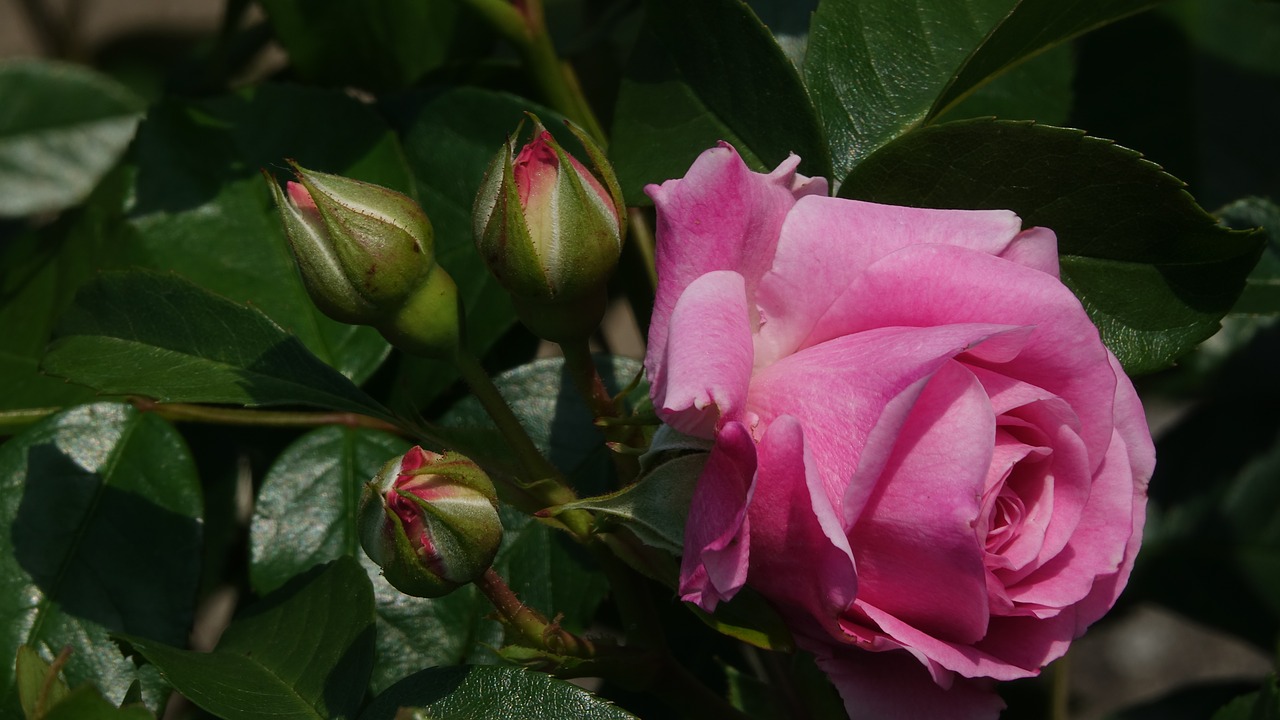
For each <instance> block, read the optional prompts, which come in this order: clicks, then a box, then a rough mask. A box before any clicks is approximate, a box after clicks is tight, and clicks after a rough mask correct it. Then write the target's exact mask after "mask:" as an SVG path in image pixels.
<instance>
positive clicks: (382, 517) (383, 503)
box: [359, 447, 502, 597]
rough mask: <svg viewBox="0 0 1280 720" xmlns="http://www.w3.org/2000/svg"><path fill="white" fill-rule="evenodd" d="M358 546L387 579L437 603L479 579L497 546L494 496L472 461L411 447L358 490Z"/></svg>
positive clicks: (499, 539)
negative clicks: (359, 491)
mask: <svg viewBox="0 0 1280 720" xmlns="http://www.w3.org/2000/svg"><path fill="white" fill-rule="evenodd" d="M359 525H360V545H361V546H362V547H364V551H365V552H366V553H368V555H369V557H370V559H372V560H373V561H374V562H375V563H377V564H378V566H379V567H381V568H382V572H383V575H384V576H385V577H386V578H387V581H388V582H390V583H391V584H392V585H394V586H395V587H396V588H397V589H398V590H400V591H401V592H403V593H405V594H407V595H414V596H417V597H440V596H442V595H447V594H448V593H450V592H453V591H454V590H456V589H457V588H459V587H461V586H463V585H466V584H467V583H469V582H471V581H472V580H475V579H476V578H478V577H480V575H481V574H482V573H483V572H484V571H485V570H487V569H488V568H489V566H490V565H492V564H493V556H494V555H495V554H496V553H497V552H498V545H499V544H500V543H501V542H502V523H501V521H500V520H499V518H498V496H497V493H496V492H495V491H494V488H493V483H492V482H491V481H490V480H489V477H488V476H487V475H485V474H484V471H483V470H481V469H480V468H479V467H478V466H477V465H476V464H475V463H474V462H472V461H471V460H469V459H467V458H466V457H463V456H462V455H459V454H457V453H453V452H448V453H445V454H444V455H439V454H436V453H433V452H428V451H425V450H423V449H422V448H420V447H414V448H413V449H412V450H410V451H409V452H408V453H405V455H404V457H400V458H396V459H395V460H392V461H391V462H389V463H387V464H386V466H384V467H383V468H382V471H381V472H379V473H378V476H377V477H376V478H374V479H373V481H372V482H370V483H368V484H367V485H365V490H364V494H363V496H362V497H361V500H360V511H359Z"/></svg>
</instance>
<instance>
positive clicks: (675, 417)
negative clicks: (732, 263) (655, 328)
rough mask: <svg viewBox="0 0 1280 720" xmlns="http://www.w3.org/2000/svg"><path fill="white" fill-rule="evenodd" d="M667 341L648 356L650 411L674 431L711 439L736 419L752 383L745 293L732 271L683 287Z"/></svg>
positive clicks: (749, 334)
mask: <svg viewBox="0 0 1280 720" xmlns="http://www.w3.org/2000/svg"><path fill="white" fill-rule="evenodd" d="M670 326H671V342H670V343H669V344H668V345H667V347H666V350H665V352H663V354H662V355H655V354H654V353H653V352H650V353H649V355H648V357H647V358H646V365H647V370H648V372H649V379H650V382H651V383H652V385H651V391H650V392H651V395H652V397H653V404H654V408H655V409H656V411H657V413H658V417H660V418H662V420H663V421H664V422H666V423H667V424H669V425H671V426H672V427H674V428H675V429H676V430H679V431H680V432H682V433H684V434H686V435H694V436H696V437H702V438H710V437H712V435H713V434H714V432H715V428H716V425H717V423H718V422H721V421H727V420H737V419H740V416H741V413H742V409H743V405H744V403H745V401H746V397H747V388H748V386H749V385H750V383H751V359H752V355H751V354H752V342H751V326H750V320H749V317H748V314H747V295H746V288H745V284H744V281H743V279H742V276H741V275H739V274H738V273H735V272H730V271H718V272H712V273H707V274H706V275H703V276H701V277H699V278H697V279H696V280H694V281H693V282H692V283H690V284H689V287H688V288H686V289H685V292H684V294H683V295H681V296H680V301H679V302H678V303H677V304H676V307H675V310H674V312H672V314H671V318H670Z"/></svg>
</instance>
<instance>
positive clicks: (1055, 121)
mask: <svg viewBox="0 0 1280 720" xmlns="http://www.w3.org/2000/svg"><path fill="white" fill-rule="evenodd" d="M1074 80H1075V60H1074V59H1073V57H1072V52H1071V47H1070V46H1068V45H1060V46H1058V47H1055V48H1052V49H1050V50H1047V51H1045V52H1043V53H1041V54H1039V55H1037V56H1035V57H1033V58H1031V59H1030V60H1028V61H1026V62H1024V63H1019V64H1018V65H1015V66H1013V67H1012V68H1010V69H1009V70H1007V71H1006V72H1004V73H1002V74H1000V75H998V76H996V78H995V79H993V80H992V81H991V82H989V83H986V84H985V85H980V86H978V87H977V89H975V90H974V91H973V93H972V94H970V95H969V96H968V97H966V98H965V99H964V100H961V101H960V102H958V103H956V104H954V105H952V106H951V107H950V108H949V109H947V110H946V111H945V112H943V113H942V114H941V115H939V116H938V117H937V118H936V119H935V120H934V122H950V121H952V120H965V119H969V118H979V117H997V118H1001V119H1003V120H1035V121H1037V122H1042V123H1046V124H1049V125H1066V124H1067V121H1068V120H1069V119H1070V117H1071V103H1072V100H1073V97H1074V92H1073V90H1072V83H1073V81H1074Z"/></svg>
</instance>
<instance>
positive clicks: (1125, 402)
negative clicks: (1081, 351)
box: [1076, 355, 1156, 635]
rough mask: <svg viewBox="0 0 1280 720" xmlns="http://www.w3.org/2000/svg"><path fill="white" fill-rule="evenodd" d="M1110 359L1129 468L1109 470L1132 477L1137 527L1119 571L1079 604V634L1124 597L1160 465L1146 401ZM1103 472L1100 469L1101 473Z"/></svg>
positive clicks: (1116, 466) (1118, 466)
mask: <svg viewBox="0 0 1280 720" xmlns="http://www.w3.org/2000/svg"><path fill="white" fill-rule="evenodd" d="M1110 359H1111V367H1112V369H1113V370H1114V371H1115V373H1116V377H1117V378H1119V383H1118V384H1117V385H1116V426H1115V430H1116V434H1115V438H1114V440H1113V442H1114V443H1121V444H1123V446H1124V454H1125V456H1126V457H1127V460H1128V463H1127V465H1128V469H1127V473H1126V470H1125V467H1124V465H1125V463H1119V462H1117V463H1115V464H1114V465H1113V466H1112V467H1111V468H1109V469H1107V470H1108V471H1109V472H1113V473H1117V474H1120V473H1125V474H1128V475H1129V476H1131V482H1132V485H1133V529H1132V532H1131V534H1130V535H1129V542H1128V543H1127V544H1126V545H1125V551H1124V559H1123V560H1121V561H1120V569H1119V571H1118V572H1116V573H1115V574H1113V575H1106V576H1103V577H1101V578H1099V579H1098V580H1097V582H1095V583H1094V585H1093V589H1092V590H1091V591H1090V593H1089V597H1087V598H1085V599H1084V600H1083V601H1081V602H1080V603H1079V605H1078V606H1077V614H1078V621H1077V629H1076V634H1077V635H1079V634H1081V633H1083V632H1084V630H1085V628H1086V627H1088V626H1089V625H1091V624H1093V623H1094V622H1095V621H1096V620H1098V618H1100V617H1102V616H1103V615H1104V614H1106V612H1107V611H1108V610H1110V609H1111V606H1112V605H1114V604H1115V601H1116V598H1118V597H1119V596H1120V591H1121V590H1123V589H1124V586H1125V583H1127V582H1128V581H1129V574H1130V573H1131V572H1132V571H1133V561H1134V557H1135V556H1136V555H1137V554H1138V546H1139V545H1141V544H1142V530H1143V528H1144V527H1145V525H1146V511H1147V483H1148V482H1149V481H1150V480H1151V473H1152V472H1153V471H1154V470H1155V464H1156V451H1155V446H1154V445H1153V444H1152V442H1151V431H1150V430H1149V429H1148V428H1147V419H1146V416H1145V415H1144V414H1143V411H1142V403H1141V402H1140V401H1139V400H1138V394H1137V393H1136V392H1135V391H1134V389H1133V384H1132V383H1130V382H1129V378H1127V377H1125V375H1124V370H1123V369H1122V368H1121V367H1120V362H1119V361H1118V360H1116V358H1115V356H1114V355H1113V356H1111V358H1110ZM1104 468H1105V466H1104ZM1101 472H1102V471H1099V475H1101Z"/></svg>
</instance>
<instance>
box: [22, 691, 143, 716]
mask: <svg viewBox="0 0 1280 720" xmlns="http://www.w3.org/2000/svg"><path fill="white" fill-rule="evenodd" d="M155 717H156V716H155V715H152V714H151V713H150V712H149V711H148V710H147V709H146V708H145V707H141V706H139V705H125V706H124V707H116V706H115V705H112V704H111V703H109V702H107V701H106V700H104V699H103V698H102V696H101V695H99V694H98V691H96V690H94V689H93V687H92V686H89V685H83V686H81V687H78V688H76V689H75V691H73V692H72V693H71V694H70V695H69V696H68V697H67V699H66V700H63V701H62V702H60V703H58V704H57V705H55V706H54V707H53V710H52V711H51V712H50V713H49V714H48V715H45V716H44V719H43V720H155Z"/></svg>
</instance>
